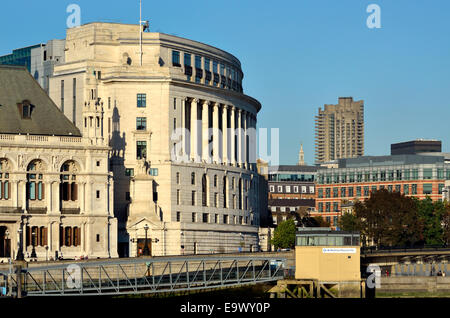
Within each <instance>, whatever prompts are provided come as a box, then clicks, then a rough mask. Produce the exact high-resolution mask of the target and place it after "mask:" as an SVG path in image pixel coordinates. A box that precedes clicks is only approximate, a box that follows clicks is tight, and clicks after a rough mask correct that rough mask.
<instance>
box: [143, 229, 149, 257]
mask: <svg viewBox="0 0 450 318" xmlns="http://www.w3.org/2000/svg"><path fill="white" fill-rule="evenodd" d="M144 230H145V242H144V251H143V252H142V254H143V255H145V256H150V250H149V248H148V240H147V231H148V225H147V224H145V226H144Z"/></svg>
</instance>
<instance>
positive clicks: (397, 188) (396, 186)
mask: <svg viewBox="0 0 450 318" xmlns="http://www.w3.org/2000/svg"><path fill="white" fill-rule="evenodd" d="M400 191H401V185H400V184H396V185H395V192H400Z"/></svg>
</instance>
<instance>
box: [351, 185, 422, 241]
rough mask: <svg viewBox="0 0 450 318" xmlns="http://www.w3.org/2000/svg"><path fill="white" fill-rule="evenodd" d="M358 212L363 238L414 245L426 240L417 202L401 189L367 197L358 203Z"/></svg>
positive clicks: (376, 193) (374, 193)
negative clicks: (400, 190) (401, 192)
mask: <svg viewBox="0 0 450 318" xmlns="http://www.w3.org/2000/svg"><path fill="white" fill-rule="evenodd" d="M355 214H356V217H357V218H358V219H359V222H360V230H361V234H362V235H363V237H366V238H367V239H369V240H372V241H373V243H374V244H376V245H379V246H381V245H391V246H392V245H413V244H414V243H416V242H418V241H421V240H422V239H423V235H422V232H423V223H422V220H421V219H420V217H419V214H418V212H417V206H416V201H414V200H413V199H412V198H409V197H406V196H404V195H402V194H400V193H398V192H389V191H387V190H386V189H381V190H378V191H374V192H372V194H371V196H370V198H369V199H368V200H366V201H364V202H356V203H355Z"/></svg>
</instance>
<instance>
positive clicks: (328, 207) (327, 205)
mask: <svg viewBox="0 0 450 318" xmlns="http://www.w3.org/2000/svg"><path fill="white" fill-rule="evenodd" d="M325 206H326V210H325V211H326V212H330V209H331V203H330V202H327V203H325Z"/></svg>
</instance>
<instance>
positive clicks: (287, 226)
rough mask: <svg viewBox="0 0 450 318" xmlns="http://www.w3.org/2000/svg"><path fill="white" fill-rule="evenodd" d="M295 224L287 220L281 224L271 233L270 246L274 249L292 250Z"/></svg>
mask: <svg viewBox="0 0 450 318" xmlns="http://www.w3.org/2000/svg"><path fill="white" fill-rule="evenodd" d="M295 231H296V228H295V223H294V220H292V219H289V220H286V221H283V222H281V223H280V224H278V226H277V227H276V229H275V232H274V233H273V239H272V244H273V245H274V246H275V248H293V247H294V246H295Z"/></svg>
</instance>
